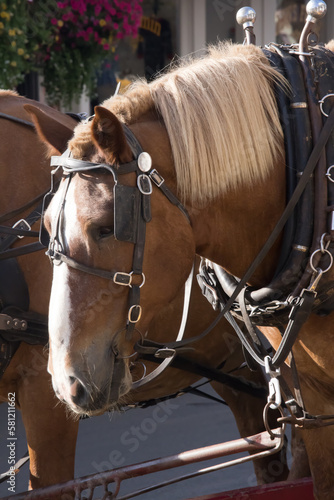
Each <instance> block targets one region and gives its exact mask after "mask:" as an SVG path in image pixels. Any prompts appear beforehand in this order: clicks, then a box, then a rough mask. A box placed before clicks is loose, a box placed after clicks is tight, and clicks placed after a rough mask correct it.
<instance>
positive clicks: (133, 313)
mask: <svg viewBox="0 0 334 500" xmlns="http://www.w3.org/2000/svg"><path fill="white" fill-rule="evenodd" d="M141 313H142V308H141V306H140V305H139V304H135V305H133V306H131V307H130V309H129V312H128V321H129V323H137V322H138V321H139V320H140V318H141Z"/></svg>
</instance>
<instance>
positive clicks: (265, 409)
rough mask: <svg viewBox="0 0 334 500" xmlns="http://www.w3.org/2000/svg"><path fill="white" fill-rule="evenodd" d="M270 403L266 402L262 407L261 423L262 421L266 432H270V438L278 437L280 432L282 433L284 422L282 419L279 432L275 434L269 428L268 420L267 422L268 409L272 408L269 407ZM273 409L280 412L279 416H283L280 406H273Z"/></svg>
mask: <svg viewBox="0 0 334 500" xmlns="http://www.w3.org/2000/svg"><path fill="white" fill-rule="evenodd" d="M270 405H271V403H270V402H268V403H267V404H266V406H265V407H264V409H263V423H264V426H265V428H266V431H267V432H268V434H270V437H271V439H275V438H280V437H281V436H282V433H283V435H284V432H285V427H286V424H285V422H284V421H283V425H282V432H281V434H275V433H274V432H273V431H272V430H271V429H270V426H269V422H268V411H269V410H271V409H272V408H270ZM275 410H278V411H279V412H280V414H281V416H282V417H284V413H283V409H282V407H281V406H278V407H277V408H275Z"/></svg>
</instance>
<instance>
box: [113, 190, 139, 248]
mask: <svg viewBox="0 0 334 500" xmlns="http://www.w3.org/2000/svg"><path fill="white" fill-rule="evenodd" d="M140 196H141V194H140V192H139V191H138V189H137V188H136V187H134V186H125V185H123V184H118V183H117V184H115V186H114V235H115V238H116V240H119V241H126V242H129V243H136V242H137V227H138V213H139V207H140Z"/></svg>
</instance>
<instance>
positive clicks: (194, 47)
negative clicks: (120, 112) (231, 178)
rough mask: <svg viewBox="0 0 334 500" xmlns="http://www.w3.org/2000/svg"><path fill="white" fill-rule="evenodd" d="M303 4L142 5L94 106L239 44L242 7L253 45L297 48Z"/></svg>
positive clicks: (296, 0)
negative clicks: (223, 44) (226, 43)
mask: <svg viewBox="0 0 334 500" xmlns="http://www.w3.org/2000/svg"><path fill="white" fill-rule="evenodd" d="M326 3H327V8H328V11H327V15H326V16H325V18H324V19H323V20H322V21H321V22H320V23H319V26H318V28H317V29H318V30H319V33H318V34H319V41H320V42H326V41H328V40H330V39H332V38H334V1H333V0H327V2H326ZM306 4H307V0H143V4H142V5H143V18H142V22H141V27H140V29H139V37H138V38H136V39H124V40H121V41H120V44H119V46H118V49H117V56H118V59H117V61H115V62H113V64H112V72H113V74H112V75H111V74H110V69H109V70H108V71H109V73H108V74H104V75H102V78H101V79H100V85H99V87H98V96H97V99H96V100H95V101H94V103H93V104H97V103H99V102H102V101H103V100H104V99H105V98H107V97H109V96H110V95H112V94H113V93H114V91H115V88H116V84H117V82H118V81H120V82H121V83H122V87H123V88H124V87H125V86H126V85H127V84H128V83H129V82H131V81H132V80H133V79H135V78H138V77H144V78H146V79H148V80H152V79H153V78H155V76H156V75H157V74H159V72H161V71H163V69H164V68H165V67H166V66H167V65H168V64H169V63H170V62H171V61H172V60H173V59H177V58H178V57H182V56H185V55H187V54H189V53H198V54H201V53H203V52H205V48H206V46H207V45H208V44H211V43H216V42H217V41H219V40H231V41H233V42H238V43H242V42H243V39H244V34H243V30H242V28H241V27H240V26H239V25H238V24H237V22H236V13H237V11H238V10H239V9H240V8H241V7H244V6H250V7H253V8H254V9H255V11H256V22H255V28H254V31H255V34H256V43H257V45H260V46H264V45H265V44H266V43H269V42H277V43H288V44H291V43H297V42H298V39H299V36H300V33H301V30H302V28H303V26H304V24H305V19H306ZM40 99H43V96H42V95H41V93H40ZM91 107H92V103H90V101H89V100H88V99H87V98H85V97H84V96H83V97H82V99H81V102H80V103H79V104H78V105H73V110H72V111H78V112H79V111H87V112H88V113H90V112H91Z"/></svg>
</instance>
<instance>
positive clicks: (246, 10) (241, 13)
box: [236, 7, 256, 29]
mask: <svg viewBox="0 0 334 500" xmlns="http://www.w3.org/2000/svg"><path fill="white" fill-rule="evenodd" d="M236 18H237V23H238V24H242V27H243V29H245V28H248V27H249V26H254V23H255V19H256V12H255V10H254V9H252V7H242V8H241V9H239V10H238V12H237V16H236Z"/></svg>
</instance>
